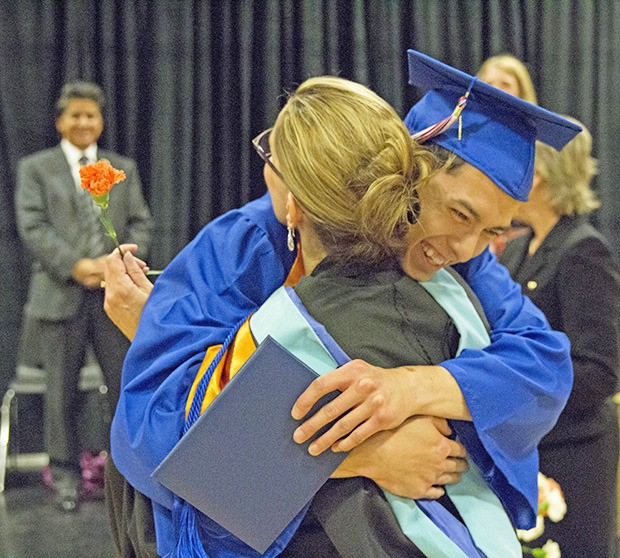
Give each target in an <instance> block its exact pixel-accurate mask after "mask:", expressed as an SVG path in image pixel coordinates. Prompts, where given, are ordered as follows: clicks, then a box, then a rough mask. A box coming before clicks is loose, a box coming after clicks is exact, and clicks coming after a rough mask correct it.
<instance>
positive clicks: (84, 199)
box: [78, 154, 105, 258]
mask: <svg viewBox="0 0 620 558" xmlns="http://www.w3.org/2000/svg"><path fill="white" fill-rule="evenodd" d="M78 162H79V163H80V166H84V165H87V164H88V157H86V155H84V154H82V156H81V157H80V158H79V160H78ZM78 201H79V206H80V208H81V211H82V212H83V214H84V232H85V235H86V238H88V240H89V242H88V254H87V257H90V258H97V257H99V256H101V255H102V254H103V253H104V252H105V246H104V243H103V238H102V225H101V223H100V222H99V212H100V211H101V210H100V209H99V207H98V206H97V205H96V204H95V203H94V202H93V199H92V196H91V195H90V193H89V192H87V191H86V190H84V189H83V188H82V187H80V191H79V192H78Z"/></svg>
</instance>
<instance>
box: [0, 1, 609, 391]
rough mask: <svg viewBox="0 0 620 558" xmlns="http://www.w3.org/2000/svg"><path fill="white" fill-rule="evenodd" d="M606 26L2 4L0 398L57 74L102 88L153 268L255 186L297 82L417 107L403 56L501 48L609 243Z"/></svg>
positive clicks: (516, 9)
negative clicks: (22, 213) (520, 66)
mask: <svg viewBox="0 0 620 558" xmlns="http://www.w3.org/2000/svg"><path fill="white" fill-rule="evenodd" d="M618 30H620V3H619V2H618V1H617V0H545V1H541V0H409V1H405V0H400V1H399V0H211V1H208V0H202V1H198V0H194V1H191V0H66V1H61V0H19V1H13V0H0V162H1V164H0V388H1V389H2V390H3V389H4V388H5V386H6V383H7V382H8V380H9V379H10V377H11V376H12V375H13V370H14V366H15V348H16V346H17V341H18V335H19V327H20V322H21V315H22V308H23V304H24V302H25V297H26V291H27V286H28V276H29V262H28V256H27V254H26V253H25V252H24V250H23V248H22V247H21V245H20V242H19V239H18V236H17V232H16V226H15V216H14V209H13V192H14V188H15V170H16V165H17V161H18V160H19V159H20V158H21V157H23V156H25V155H28V154H30V153H32V152H34V151H37V150H39V149H43V148H45V147H49V146H52V145H54V144H55V143H56V142H57V141H58V137H57V134H56V132H55V128H54V121H53V106H54V102H55V100H56V98H57V96H58V94H59V91H60V88H61V87H62V84H63V83H64V82H65V81H66V80H69V79H76V78H81V79H88V80H92V81H96V82H98V83H99V84H100V85H101V86H102V87H103V89H104V90H105V92H106V95H107V98H108V104H107V107H106V110H105V119H106V120H105V122H106V127H105V131H104V134H103V136H102V138H101V140H100V143H101V144H102V145H103V146H105V147H108V148H111V149H114V150H116V151H119V152H121V153H124V154H126V155H129V156H131V157H133V158H135V159H136V160H137V161H138V166H139V169H140V173H141V176H142V179H143V182H144V188H145V194H146V197H147V200H148V202H149V204H150V207H151V209H152V212H153V214H154V217H155V221H156V224H157V228H156V231H155V242H154V247H153V250H152V253H151V256H150V264H151V267H153V268H159V267H162V266H164V265H165V264H166V263H167V262H169V261H170V260H171V259H172V258H173V257H174V255H175V254H176V253H177V252H178V251H179V250H180V249H181V248H182V247H183V246H184V245H185V244H186V243H187V242H188V241H189V240H190V239H191V238H192V237H193V236H194V235H195V234H196V232H197V231H198V230H199V229H200V228H201V227H203V226H204V225H205V224H206V223H208V222H209V221H210V220H211V219H213V218H215V217H217V216H218V215H220V214H221V213H223V212H225V211H227V210H229V209H231V208H233V207H237V206H239V205H241V204H243V203H245V202H247V201H249V200H251V199H253V198H256V197H258V196H259V195H261V194H262V193H263V192H264V191H265V186H264V183H263V180H262V165H261V161H260V159H259V158H258V157H257V156H256V155H255V154H254V153H253V150H252V148H251V143H250V139H251V138H252V137H253V136H254V135H255V134H257V133H258V132H260V131H261V130H262V129H264V128H266V127H268V126H270V125H271V124H272V123H273V121H274V119H275V116H276V114H277V112H278V109H279V108H280V107H281V105H282V102H283V92H284V91H286V90H292V89H294V88H295V85H296V84H298V83H300V82H301V81H303V80H304V79H305V78H307V77H310V76H314V75H321V74H338V75H341V76H343V77H347V78H350V79H354V80H356V81H360V82H362V83H364V84H366V85H369V86H370V87H371V88H373V89H374V90H375V91H377V92H378V93H379V94H380V95H382V96H383V97H384V98H385V99H387V100H388V101H389V102H390V103H392V105H393V106H394V107H395V108H396V109H397V111H398V112H399V113H400V114H401V115H403V116H404V115H405V114H406V112H407V110H408V108H409V107H410V105H411V104H413V102H414V101H415V100H417V94H416V91H415V90H414V89H413V88H411V87H410V86H408V85H407V68H406V56H405V51H406V49H407V48H414V49H417V50H420V51H422V52H425V53H427V54H429V55H431V56H433V57H436V58H438V59H440V60H442V61H444V62H446V63H448V64H451V65H454V66H456V67H458V68H461V69H463V70H465V71H468V72H471V73H475V72H476V70H477V68H478V67H479V65H480V64H481V62H482V61H483V60H484V59H485V58H486V57H488V56H490V55H492V54H497V53H500V52H512V53H513V54H515V55H516V56H518V57H520V58H521V59H523V60H524V61H526V62H527V63H528V64H529V67H530V69H531V71H532V75H533V78H534V82H535V85H536V87H537V92H538V94H539V99H540V104H541V105H543V106H545V107H547V108H549V109H552V110H555V111H558V112H561V113H565V114H571V115H573V116H575V117H577V118H579V119H580V120H583V121H584V122H585V124H586V125H587V126H588V127H589V128H590V130H591V132H592V133H593V136H594V139H595V153H596V156H597V157H598V159H599V163H600V175H599V177H598V178H597V179H596V180H597V183H596V188H597V191H598V193H599V195H600V197H601V198H602V201H603V207H602V208H601V209H600V210H599V211H598V212H597V213H596V215H595V216H594V218H593V219H594V221H595V223H596V224H597V226H599V228H600V229H601V230H602V231H604V232H605V233H606V234H607V235H608V236H609V237H610V238H611V240H612V242H613V243H614V246H616V245H617V244H618V243H617V240H618V239H620V218H619V217H618V209H619V206H620V199H619V196H618V195H617V193H616V188H617V185H618V183H620V168H619V166H618V154H617V152H618V138H619V137H620V102H619V101H620V98H619V96H620V95H619V89H620V76H619V73H620V33H618ZM67 226H70V224H67ZM121 240H122V239H121Z"/></svg>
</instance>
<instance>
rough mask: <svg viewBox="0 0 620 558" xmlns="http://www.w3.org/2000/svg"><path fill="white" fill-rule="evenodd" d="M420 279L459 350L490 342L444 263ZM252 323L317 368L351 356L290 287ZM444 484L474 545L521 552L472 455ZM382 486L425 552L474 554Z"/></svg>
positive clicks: (517, 557) (498, 553) (507, 554)
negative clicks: (453, 480)
mask: <svg viewBox="0 0 620 558" xmlns="http://www.w3.org/2000/svg"><path fill="white" fill-rule="evenodd" d="M420 285H422V286H423V287H424V288H425V289H426V290H427V291H428V292H429V294H431V296H432V297H433V298H434V299H435V300H436V301H437V303H438V304H439V305H440V306H441V307H442V308H443V309H444V311H445V312H446V313H447V314H448V315H449V316H450V318H451V319H452V320H453V321H454V323H455V325H456V328H457V330H458V332H459V334H460V342H459V348H458V352H457V354H458V353H460V352H461V351H462V350H463V349H465V348H472V349H480V348H483V347H485V346H487V345H488V344H489V343H490V339H489V336H488V334H487V332H486V329H485V327H484V324H483V322H482V319H481V318H480V316H479V314H478V312H477V311H476V309H475V307H474V305H473V304H472V302H471V300H470V299H469V297H468V296H467V293H466V292H465V289H464V288H463V286H462V285H461V284H459V283H458V281H457V280H456V279H455V278H454V277H452V275H450V273H449V272H447V271H445V270H443V269H441V270H439V271H438V272H437V273H436V274H435V276H434V277H433V278H432V279H431V280H430V281H426V282H421V283H420ZM250 329H251V330H252V334H253V335H254V338H255V340H256V343H257V344H259V343H261V342H262V341H263V340H264V339H265V337H267V335H270V336H271V337H273V338H274V339H275V340H276V341H278V342H279V343H280V344H282V345H283V346H284V347H286V348H287V349H288V350H289V351H291V352H292V353H293V354H294V355H295V356H297V357H298V358H299V359H301V360H302V361H304V362H306V363H307V364H308V366H310V367H311V368H312V369H313V370H314V371H315V372H317V373H318V374H324V373H326V372H329V371H331V370H333V369H335V368H337V367H338V366H341V365H342V364H344V363H345V362H347V361H348V360H349V358H348V356H347V355H346V354H345V353H344V352H343V351H342V349H340V347H339V346H338V345H337V344H336V343H335V342H334V340H333V339H332V338H331V337H330V336H329V334H327V332H326V331H325V328H324V327H323V326H321V325H320V324H319V323H318V322H316V321H315V320H314V319H313V318H312V317H311V316H309V315H308V314H307V313H306V312H305V308H303V305H302V304H301V302H300V301H299V299H298V298H297V295H296V294H295V293H294V291H292V289H290V288H286V287H281V288H280V289H278V290H277V291H276V292H275V293H274V294H273V295H271V296H270V297H269V299H268V300H267V301H266V302H265V304H263V306H262V307H261V308H260V309H259V310H258V311H257V312H256V313H255V314H253V315H252V317H251V318H250ZM446 490H447V492H448V494H449V496H450V498H451V500H452V502H453V503H454V505H455V507H456V508H457V509H458V511H459V513H460V514H461V517H462V518H463V521H464V522H465V525H466V526H467V529H468V531H469V533H470V534H471V536H472V539H473V541H474V542H475V544H476V546H477V547H478V548H479V549H480V550H482V552H484V554H485V555H486V556H487V558H521V557H522V552H521V545H520V543H519V541H518V540H517V537H516V534H515V530H514V528H513V527H512V524H511V523H510V520H509V518H508V516H507V514H506V512H505V510H504V508H503V506H502V504H501V502H500V501H499V498H498V497H497V496H496V495H495V493H494V492H493V491H492V490H491V489H490V488H489V487H488V486H487V484H486V482H485V481H484V479H483V478H482V475H481V473H480V471H479V469H478V467H477V466H476V465H475V464H474V463H473V462H472V461H471V460H469V470H468V471H467V472H466V473H464V474H463V475H462V476H461V481H460V482H459V483H458V484H456V485H449V486H446ZM383 492H384V494H385V496H386V498H387V500H388V502H389V503H390V505H391V507H392V509H393V511H394V514H395V516H396V519H397V520H398V523H399V525H400V527H401V529H402V531H403V533H404V534H405V535H406V536H407V537H408V538H409V539H411V541H412V542H413V543H414V544H415V545H416V546H418V548H419V549H420V550H421V551H422V552H423V553H424V554H426V555H427V556H429V557H432V558H471V557H470V555H469V554H467V553H465V552H464V551H463V550H462V549H461V548H460V547H459V546H458V545H457V544H456V543H455V542H453V541H452V540H451V539H450V538H449V537H448V536H447V535H446V534H445V533H444V532H443V531H442V530H441V528H440V527H439V526H438V525H436V524H435V523H434V522H433V521H432V520H431V519H430V518H429V516H427V515H426V514H425V513H424V511H422V509H420V506H418V504H417V503H416V501H415V500H412V499H410V498H402V497H400V496H395V495H394V494H391V493H390V492H387V491H385V490H384V491H383ZM433 504H435V503H433ZM437 505H438V504H437Z"/></svg>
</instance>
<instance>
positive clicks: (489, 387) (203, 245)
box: [112, 69, 571, 553]
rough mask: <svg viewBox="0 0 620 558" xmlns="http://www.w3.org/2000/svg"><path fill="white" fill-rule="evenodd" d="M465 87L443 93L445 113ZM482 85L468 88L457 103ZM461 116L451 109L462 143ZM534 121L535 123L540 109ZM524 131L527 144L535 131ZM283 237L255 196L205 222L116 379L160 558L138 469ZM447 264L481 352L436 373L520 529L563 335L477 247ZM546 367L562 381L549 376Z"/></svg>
mask: <svg viewBox="0 0 620 558" xmlns="http://www.w3.org/2000/svg"><path fill="white" fill-rule="evenodd" d="M451 70H452V69H451ZM471 79H473V78H471ZM470 85H471V83H468V84H467V87H465V88H463V87H462V86H460V89H459V87H453V91H452V94H453V95H454V99H452V100H451V103H452V104H451V105H450V107H449V109H448V111H447V113H448V114H449V113H450V112H451V111H452V109H453V108H454V106H455V105H456V104H457V101H458V99H459V96H462V95H463V93H464V92H465V91H466V90H467V89H468V88H469V86H470ZM482 85H483V84H481V83H476V84H475V85H474V87H472V88H471V89H470V98H471V100H469V101H468V102H469V103H471V104H473V100H475V99H476V94H477V87H478V86H482ZM457 90H458V94H457ZM500 99H501V97H500ZM485 102H486V101H485ZM469 108H470V107H466V108H465V110H464V111H463V113H462V117H463V125H462V133H463V135H466V134H467V131H468V124H467V120H466V116H467V111H468V110H469ZM541 110H542V109H541ZM543 114H544V116H545V118H547V116H548V115H550V114H551V113H546V111H545V112H544V113H543ZM445 115H446V112H442V113H441V115H440V116H441V117H444V116H445ZM505 116H506V118H508V117H509V115H505ZM551 116H553V117H555V115H551ZM502 119H503V117H502ZM438 120H439V119H437V118H436V119H435V122H437V121H438ZM409 121H410V120H409V119H408V122H409ZM429 125H430V124H429ZM420 129H421V128H420ZM456 129H457V126H453V127H452V128H451V129H449V130H448V132H450V131H452V132H454V131H455V130H456ZM413 131H419V129H418V130H415V129H414V130H413ZM529 133H530V134H533V135H531V136H530V138H529V139H530V140H531V141H533V139H532V138H535V137H536V131H535V130H534V132H532V129H529ZM541 139H543V140H544V138H541ZM569 139H570V138H569ZM567 141H568V140H567ZM459 155H461V154H459ZM464 158H465V159H466V157H464ZM466 160H467V159H466ZM527 164H529V161H528V163H527ZM526 166H527V165H526ZM526 171H527V169H526ZM515 176H517V175H515ZM521 176H522V177H523V176H525V177H527V172H525V173H522V175H521ZM491 178H492V179H494V181H495V182H496V184H497V181H496V179H495V178H494V177H491ZM525 182H526V181H522V183H521V184H522V187H525V186H523V184H524V183H525ZM498 185H499V184H498ZM500 187H501V186H500ZM509 194H510V193H509ZM517 195H519V194H517V193H515V194H514V196H515V197H516V196H517ZM517 199H518V198H517ZM284 238H285V229H284V228H283V227H282V226H281V225H279V224H278V223H277V222H276V221H275V217H274V216H273V213H272V212H270V207H269V204H268V200H267V199H262V200H259V201H257V202H253V203H252V204H248V206H246V208H243V209H242V210H239V211H237V212H232V213H231V214H227V215H226V216H224V217H222V218H221V219H219V220H216V221H215V222H214V223H212V224H210V225H208V226H207V227H206V228H205V229H204V230H203V231H202V232H201V233H200V235H199V236H198V237H197V238H196V239H195V241H194V242H192V243H191V244H190V245H189V246H188V247H187V248H186V249H185V250H184V251H183V252H182V253H181V254H180V255H179V256H178V257H177V258H176V259H175V261H174V262H173V263H172V264H171V265H170V266H169V268H168V269H167V270H166V272H165V273H164V274H163V275H162V277H161V278H160V279H159V280H158V282H157V284H156V286H155V289H154V291H153V294H152V295H151V298H150V299H149V302H148V303H147V306H146V308H145V311H144V313H143V316H142V319H141V323H140V327H139V329H138V333H137V335H136V339H135V340H134V344H133V345H132V348H131V350H130V353H129V355H128V358H127V361H126V365H125V368H124V372H123V386H124V390H123V395H122V396H121V402H120V404H119V407H118V409H117V413H116V416H115V419H114V425H113V431H112V455H113V459H114V461H115V463H116V464H117V466H118V468H119V470H120V471H121V472H122V473H123V474H124V475H125V476H126V477H127V479H128V480H129V482H130V483H131V484H132V485H133V486H134V487H135V488H137V489H138V490H139V491H141V492H143V493H144V494H146V495H147V496H148V497H149V498H151V499H152V500H153V502H154V505H155V517H156V523H157V525H156V528H157V531H158V544H159V545H160V552H161V553H165V552H167V551H169V550H170V543H171V537H173V535H172V532H171V521H170V515H171V514H170V510H171V509H172V504H173V498H172V495H171V494H170V493H169V492H168V491H166V490H165V489H164V488H163V487H161V486H160V485H158V484H157V483H156V482H155V481H153V480H152V479H151V478H150V473H151V472H152V471H153V470H154V468H155V467H156V466H157V465H158V464H159V462H160V461H161V460H162V459H163V458H164V457H165V455H166V454H167V453H168V451H169V450H170V449H171V448H172V447H173V445H174V444H175V442H176V441H177V440H178V438H179V436H180V433H181V431H182V424H183V404H184V399H185V398H186V396H187V393H188V392H189V389H190V386H191V384H192V381H193V379H194V376H195V375H196V372H197V370H198V369H199V367H200V365H201V362H202V360H203V359H204V356H205V353H206V350H207V348H208V347H209V346H212V345H216V344H219V343H222V342H223V341H224V339H225V337H226V336H227V334H228V333H229V332H230V330H231V328H232V327H233V326H234V324H235V323H236V322H237V321H238V320H239V319H242V318H244V317H245V316H246V315H247V314H248V313H249V312H252V311H254V310H256V309H257V308H258V306H259V305H260V304H261V303H262V302H263V301H264V300H265V299H266V298H267V296H268V295H269V294H271V292H272V291H273V290H274V289H275V288H276V287H277V286H278V285H279V284H281V283H282V282H283V281H284V280H285V278H286V275H287V273H288V271H289V269H290V266H291V256H290V255H289V254H287V253H286V249H285V248H284V246H285V240H284ZM456 267H457V270H458V271H459V273H460V274H461V275H462V277H463V278H464V279H465V280H466V281H467V282H468V283H469V285H470V286H471V287H472V289H473V290H474V292H475V293H476V294H477V295H478V297H479V299H480V303H481V305H482V308H483V310H484V312H485V314H486V316H487V318H488V320H489V323H490V326H491V344H490V345H489V346H488V347H486V348H485V349H467V350H464V351H463V352H462V354H461V356H460V357H459V358H458V359H453V360H449V361H444V362H441V365H442V366H444V367H445V368H446V369H448V370H449V371H450V372H451V373H452V374H453V375H454V376H455V378H456V379H457V381H458V382H459V385H460V386H461V389H462V391H463V393H464V395H465V398H466V401H467V403H468V406H469V408H470V411H471V414H472V417H473V418H474V423H473V425H471V426H470V429H471V431H472V434H473V438H474V439H477V440H478V441H479V451H478V454H479V456H480V458H479V460H480V464H479V465H482V466H481V469H483V473H484V472H485V471H484V468H485V464H484V459H485V456H486V459H487V462H486V468H487V469H488V471H490V472H491V474H490V475H489V477H488V478H487V476H486V475H485V478H486V480H487V482H488V483H489V484H490V485H491V486H492V487H493V488H494V490H495V491H496V493H497V494H498V495H499V496H500V499H501V501H502V503H503V504H504V505H505V506H506V508H507V510H508V511H509V514H510V516H511V519H512V520H513V522H514V524H515V525H516V526H519V527H524V526H528V525H530V524H531V523H532V521H533V518H534V517H535V512H536V498H537V494H536V486H535V475H534V479H533V480H532V478H531V473H532V471H533V470H535V469H537V462H536V456H535V445H536V443H537V441H538V440H539V439H540V437H541V436H542V435H544V434H545V433H546V432H547V431H548V430H549V428H551V426H552V425H553V422H554V421H555V418H556V417H557V414H558V413H559V411H560V410H561V407H562V405H563V404H564V401H565V398H566V396H567V394H568V390H569V389H570V383H571V374H570V364H569V360H568V350H567V343H566V339H565V337H564V336H563V335H562V334H559V333H556V332H552V331H551V330H550V329H549V328H548V325H547V323H546V321H545V319H544V317H543V316H542V315H541V314H540V312H538V311H537V310H536V308H535V307H533V306H532V305H531V304H529V303H528V301H527V299H524V298H523V297H522V295H521V293H520V291H519V289H518V287H517V286H516V285H515V284H514V283H512V282H511V281H510V279H509V278H508V275H507V273H506V272H505V270H504V269H503V268H501V267H500V266H498V265H497V263H496V262H495V259H494V257H493V256H492V255H491V254H489V253H488V251H485V252H484V253H483V254H481V255H480V256H478V257H477V258H474V260H472V261H470V262H468V263H466V264H461V265H459V266H456ZM162 349H163V350H162ZM409 364H415V363H409ZM558 370H563V371H564V374H563V375H562V374H560V375H559V376H558V374H557V371H558ZM483 394H484V395H483ZM491 394H497V398H499V399H502V398H505V397H509V400H510V401H511V405H510V406H509V408H505V407H502V406H499V405H489V399H488V398H490V397H492V395H491ZM482 395H483V397H481V396H482ZM541 402H544V404H543V405H541ZM472 443H473V442H472ZM470 453H472V451H471V449H470ZM473 453H476V452H475V451H474V452H473ZM473 453H472V455H473ZM493 478H495V480H493ZM160 535H161V536H160Z"/></svg>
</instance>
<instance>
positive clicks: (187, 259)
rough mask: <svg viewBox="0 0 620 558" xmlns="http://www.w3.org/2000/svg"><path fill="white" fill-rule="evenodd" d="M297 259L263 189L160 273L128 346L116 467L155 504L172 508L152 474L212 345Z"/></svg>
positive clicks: (177, 432) (175, 434)
mask: <svg viewBox="0 0 620 558" xmlns="http://www.w3.org/2000/svg"><path fill="white" fill-rule="evenodd" d="M294 257H295V254H294V253H291V252H289V251H288V250H287V248H286V228H285V227H284V226H282V225H281V224H280V223H278V221H277V220H276V218H275V215H274V214H273V210H272V207H271V202H270V199H269V197H268V195H265V196H263V197H262V198H260V199H258V200H255V201H254V202H251V203H249V204H246V205H245V206H244V207H242V208H241V209H238V210H233V211H230V212H228V213H226V214H225V215H223V216H221V217H220V218H218V219H216V220H214V221H213V222H211V223H209V224H208V225H207V226H205V227H204V228H203V229H202V231H201V232H200V233H199V234H198V235H197V236H196V238H195V239H194V240H193V241H192V242H191V243H190V244H188V245H187V247H186V248H184V249H183V250H182V251H181V252H180V253H179V254H178V256H177V257H176V258H175V259H174V260H173V261H172V262H171V263H170V265H169V266H168V267H167V268H166V269H165V271H164V273H163V274H162V275H161V276H160V277H159V278H158V279H157V281H156V283H155V288H154V289H153V291H152V294H151V296H150V297H149V299H148V302H147V304H146V306H145V308H144V311H143V313H142V317H141V319H140V324H139V327H138V331H137V333H136V336H135V339H134V341H133V343H132V345H131V348H130V349H129V352H128V353H127V357H126V360H125V364H124V367H123V375H122V393H121V397H120V400H119V403H118V406H117V409H116V414H115V416H114V420H113V423H112V430H111V450H112V457H113V459H114V463H115V465H116V466H117V468H118V469H119V471H120V472H121V473H122V474H123V475H124V476H125V478H126V479H127V480H128V481H129V483H130V484H131V485H132V486H134V488H136V489H137V490H139V491H140V492H142V493H143V494H145V495H146V496H148V497H149V498H151V499H152V500H154V502H155V503H157V504H160V505H161V506H164V507H165V508H168V509H171V508H172V502H173V495H172V493H170V492H169V491H168V490H167V489H165V488H164V487H162V486H161V485H159V484H158V483H157V482H155V481H154V480H153V479H152V478H151V473H152V472H153V470H154V469H155V468H156V467H157V465H159V463H160V462H161V461H162V460H163V458H164V457H165V456H166V455H167V454H168V452H169V451H170V450H171V449H172V447H173V446H174V445H175V443H176V442H178V440H179V438H180V437H181V433H182V430H183V423H184V419H185V413H184V411H185V402H186V400H187V394H188V392H189V389H190V386H191V384H192V382H193V380H194V378H195V376H196V373H197V371H198V368H199V367H200V364H201V362H202V360H203V358H204V356H205V352H206V349H207V347H209V346H211V345H217V344H220V343H222V342H223V341H224V339H225V338H226V336H227V335H228V334H229V333H230V331H231V329H232V328H233V326H234V325H236V324H237V322H238V321H239V320H240V319H242V318H244V317H247V316H248V315H249V314H250V313H251V312H253V311H255V310H256V309H257V308H258V307H259V306H260V305H261V304H262V303H263V302H264V301H265V300H266V298H267V297H268V296H269V295H270V294H271V293H272V292H273V291H274V290H275V289H276V288H277V287H279V286H280V285H282V283H283V282H284V281H285V279H286V277H287V275H288V272H289V269H290V267H291V265H292V263H293V259H294Z"/></svg>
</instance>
